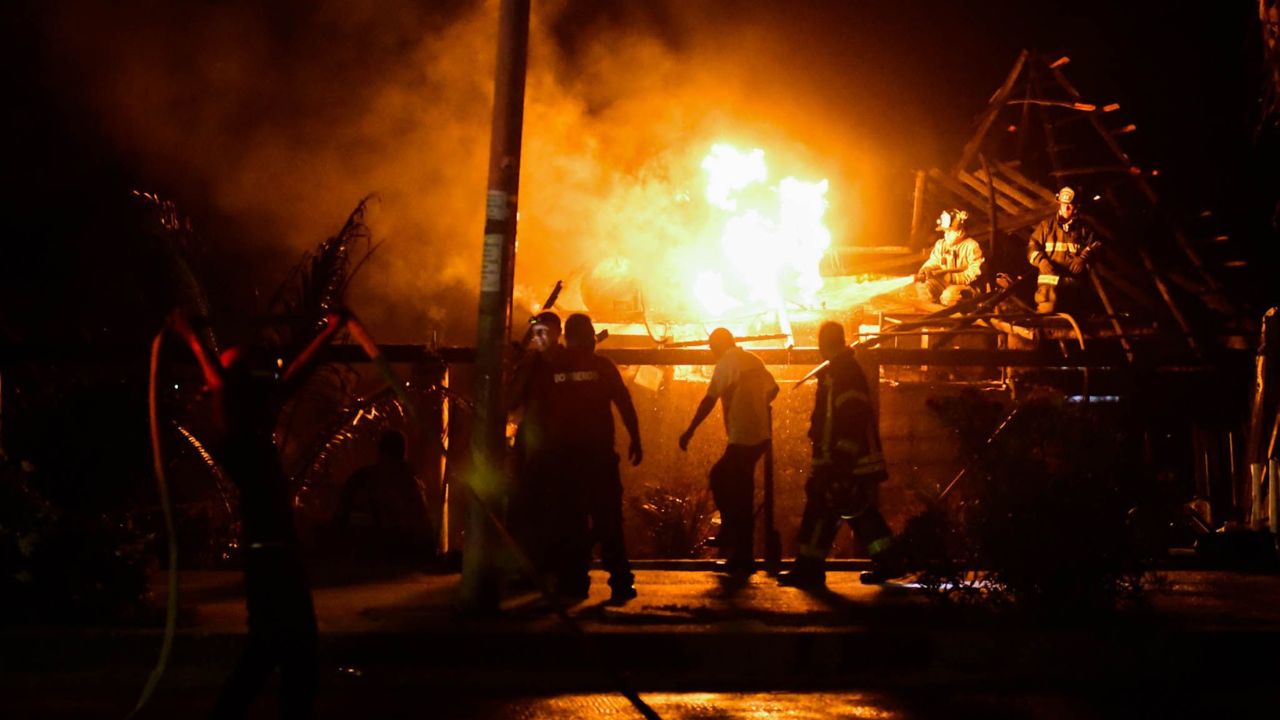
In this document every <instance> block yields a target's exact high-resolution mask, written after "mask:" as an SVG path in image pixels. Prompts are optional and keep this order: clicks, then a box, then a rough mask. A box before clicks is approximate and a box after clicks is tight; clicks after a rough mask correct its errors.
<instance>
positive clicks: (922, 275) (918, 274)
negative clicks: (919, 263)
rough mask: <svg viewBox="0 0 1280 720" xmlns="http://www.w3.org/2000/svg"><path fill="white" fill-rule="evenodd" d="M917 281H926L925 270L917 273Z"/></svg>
mask: <svg viewBox="0 0 1280 720" xmlns="http://www.w3.org/2000/svg"><path fill="white" fill-rule="evenodd" d="M916 282H924V271H923V270H921V271H920V272H918V273H916Z"/></svg>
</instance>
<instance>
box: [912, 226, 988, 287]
mask: <svg viewBox="0 0 1280 720" xmlns="http://www.w3.org/2000/svg"><path fill="white" fill-rule="evenodd" d="M968 220H969V213H967V212H965V211H964V210H958V209H954V208H953V209H950V210H944V211H943V212H942V215H940V216H938V227H937V229H938V230H940V231H942V237H941V238H939V239H938V242H936V243H934V245H933V251H932V252H930V253H929V259H928V260H925V261H924V264H923V265H921V266H920V269H919V270H918V271H916V283H917V284H916V288H917V292H918V293H919V294H920V298H921V299H922V300H930V301H932V302H936V303H942V304H943V305H954V304H955V303H957V302H960V301H961V300H964V299H967V298H970V297H973V295H974V290H973V287H972V285H973V283H974V282H975V281H977V279H978V276H980V275H981V274H982V263H983V258H982V246H981V245H979V244H978V241H977V240H974V239H973V238H971V237H969V236H968V233H967V232H966V230H965V224H966V223H967V222H968Z"/></svg>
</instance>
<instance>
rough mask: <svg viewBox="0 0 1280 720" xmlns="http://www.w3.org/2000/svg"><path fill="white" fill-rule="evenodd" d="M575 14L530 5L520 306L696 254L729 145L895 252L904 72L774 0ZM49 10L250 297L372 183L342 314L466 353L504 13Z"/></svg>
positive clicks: (89, 76)
mask: <svg viewBox="0 0 1280 720" xmlns="http://www.w3.org/2000/svg"><path fill="white" fill-rule="evenodd" d="M636 5H641V4H636ZM584 7H586V8H588V10H585V11H584ZM590 7H591V4H590V3H567V2H561V3H546V2H535V3H534V27H533V30H532V37H531V43H530V47H531V49H530V63H529V80H528V89H527V101H526V112H525V119H526V125H525V135H524V137H525V144H524V158H523V171H522V192H521V198H520V218H521V220H520V246H519V261H518V273H517V285H518V290H517V293H518V297H517V304H519V305H522V306H523V307H526V308H527V307H529V306H531V305H532V304H533V303H535V302H537V301H538V300H540V299H541V296H542V295H544V294H545V293H546V292H547V291H548V290H549V289H550V286H551V285H552V283H554V281H555V280H556V279H559V278H569V277H570V276H581V274H582V273H583V272H585V271H586V270H588V269H589V268H590V267H591V265H592V264H594V262H596V261H597V260H600V259H603V258H607V257H612V256H624V257H628V258H630V259H631V260H632V261H633V262H634V263H636V264H637V265H638V266H639V267H640V268H641V270H642V271H643V272H650V273H654V274H656V273H658V272H659V271H660V268H661V267H662V264H663V263H665V262H669V261H671V260H672V259H673V258H675V259H679V260H680V261H683V262H700V261H705V260H704V259H702V258H698V257H696V256H685V255H682V253H683V252H685V251H683V250H681V248H683V247H686V246H687V244H688V241H689V240H690V237H689V234H690V230H689V228H690V227H692V226H693V225H694V223H691V222H690V220H691V219H693V218H690V213H694V212H696V209H694V208H693V207H692V204H691V203H689V202H688V200H687V198H688V197H690V196H691V195H696V194H697V193H698V192H699V189H698V187H697V186H696V183H698V182H699V178H698V172H699V170H698V162H699V160H700V159H701V157H702V155H704V154H705V153H706V151H707V149H708V148H709V147H710V145H711V143H712V142H715V141H718V140H728V141H730V142H736V143H739V144H740V145H741V146H758V147H762V148H765V150H766V152H767V153H768V159H769V161H770V164H771V170H772V171H773V173H774V175H775V178H776V177H780V176H781V175H783V174H794V175H796V176H798V177H801V178H807V179H814V180H816V179H820V178H828V179H829V180H830V181H831V192H830V194H829V197H830V199H831V210H830V211H829V215H828V218H829V226H830V227H831V229H832V230H833V232H834V235H835V238H836V242H845V243H848V242H864V243H869V244H892V243H898V242H901V237H900V235H901V231H902V228H903V226H904V225H905V222H906V218H905V217H899V215H903V214H904V213H905V212H906V210H905V209H904V205H905V203H904V200H903V198H905V197H906V196H907V195H908V194H909V192H910V177H909V173H908V172H907V170H909V169H910V168H911V167H913V166H917V165H920V164H923V162H924V161H923V160H922V159H921V158H922V157H924V156H926V155H927V152H928V151H927V148H922V147H921V145H920V143H918V142H914V143H913V142H912V141H911V140H910V139H908V138H907V135H909V134H913V133H909V132H908V128H911V127H913V126H916V127H919V126H925V125H927V124H928V123H927V121H925V120H922V119H921V118H920V117H919V116H918V115H915V116H913V115H912V114H911V111H909V110H908V109H905V108H901V107H898V108H894V107H893V105H894V101H893V97H894V96H893V94H892V93H891V92H889V86H890V85H892V78H894V77H895V75H894V72H895V71H894V70H892V69H886V68H876V67H869V66H867V65H859V61H858V59H857V58H856V57H853V58H850V57H848V56H847V55H842V54H840V51H842V50H847V49H848V48H845V47H843V46H841V45H840V41H839V40H832V39H830V38H828V41H826V42H827V43H828V44H827V45H826V46H824V45H823V44H822V43H817V44H816V45H813V46H806V45H804V43H803V41H802V40H800V39H799V38H797V37H796V36H794V35H786V34H780V33H779V32H778V31H777V28H778V27H780V17H779V16H777V12H778V11H777V10H773V9H769V4H767V3H758V4H751V3H747V4H721V3H705V4H700V5H697V7H696V9H694V10H686V9H683V5H681V4H677V3H671V4H670V5H654V6H651V7H650V8H649V9H648V10H637V9H632V10H629V11H625V12H613V13H611V14H610V13H600V12H591V11H590V10H589V8H590ZM725 7H730V8H736V10H737V11H738V12H739V15H738V16H736V17H724V16H722V15H721V13H722V11H723V8H725ZM653 8H657V10H654V9H653ZM677 8H680V9H678V10H677ZM751 8H755V9H754V10H752V9H751ZM45 12H47V13H48V17H47V18H46V21H45V23H44V26H45V28H46V34H45V42H44V47H45V48H46V51H47V54H48V58H47V59H46V62H47V63H48V65H49V67H50V68H51V69H52V78H53V79H52V80H51V81H52V82H56V83H58V84H59V85H60V86H61V87H64V88H65V92H66V94H67V96H68V98H69V104H70V105H71V106H72V107H74V108H75V111H76V112H79V113H82V114H83V115H84V116H85V118H86V120H87V121H88V122H90V123H91V124H92V125H94V126H96V127H97V128H98V131H99V132H100V133H101V134H102V135H103V137H104V138H106V140H107V141H108V142H109V143H111V144H112V145H113V146H115V147H116V148H117V149H118V152H119V153H120V154H122V155H123V156H124V157H125V158H126V159H127V163H128V164H129V166H130V167H132V168H134V169H135V173H136V176H137V178H138V180H139V182H140V184H143V185H147V184H150V185H151V187H152V188H153V189H161V190H165V191H167V192H169V193H170V194H171V195H173V196H175V197H176V198H177V199H178V200H179V202H180V203H182V204H183V205H184V206H185V207H188V208H192V209H193V210H194V213H193V214H196V215H197V219H198V220H199V219H200V218H201V217H202V216H203V217H205V218H222V219H223V220H221V221H216V222H215V221H214V220H209V221H208V222H209V224H210V225H211V226H214V227H217V228H219V229H226V232H223V233H213V232H211V233H209V234H208V242H210V243H220V245H219V246H218V247H216V248H214V250H215V251H216V253H215V254H218V253H220V254H221V255H223V256H224V257H243V258H248V259H250V260H251V261H252V262H253V263H254V264H255V265H260V266H261V267H255V272H256V274H255V273H249V272H246V273H245V275H244V277H246V278H248V277H250V276H254V277H255V278H257V279H254V280H253V282H256V283H261V284H263V287H262V288H260V290H261V291H262V292H264V293H265V292H267V291H269V290H270V289H271V288H270V285H269V281H268V280H267V279H278V278H280V277H282V276H283V272H284V270H285V269H286V268H287V267H288V266H289V265H290V264H291V263H292V262H293V261H295V260H296V259H297V256H298V255H299V254H300V253H301V252H302V251H304V250H306V249H308V248H311V247H314V245H315V244H316V243H317V242H318V241H319V240H320V239H322V238H323V237H325V236H326V235H327V234H329V233H331V232H332V231H333V230H334V229H336V228H337V227H338V226H340V224H341V222H342V220H343V219H344V217H345V215H346V213H347V212H348V211H349V210H350V209H351V207H353V206H354V204H355V203H356V202H357V201H358V200H359V199H360V198H361V197H363V196H364V195H366V194H368V193H376V194H377V195H378V197H379V198H380V202H379V203H377V204H376V205H375V206H374V208H373V213H372V216H371V225H372V226H373V230H374V233H375V236H376V237H377V238H378V239H381V240H383V241H384V244H383V245H382V246H381V248H380V249H379V250H378V252H377V254H376V255H375V257H374V259H373V260H372V261H371V262H370V263H369V264H368V265H366V266H365V267H364V268H363V269H362V270H361V275H360V276H359V277H358V278H357V280H356V282H355V285H354V288H353V296H352V298H351V301H352V304H353V306H354V307H355V309H356V310H357V312H360V313H361V314H362V315H363V316H364V317H365V319H366V320H368V321H369V324H370V325H371V326H372V327H373V328H374V330H375V334H377V335H378V337H379V339H380V340H384V341H389V342H394V341H399V342H421V341H423V340H425V339H427V338H428V337H429V336H430V334H431V333H432V332H433V331H439V333H440V339H441V341H442V342H448V343H457V344H469V343H470V342H472V341H473V336H472V334H471V333H472V332H473V330H472V328H473V327H474V315H475V287H476V285H477V279H478V275H479V267H478V266H479V256H480V253H479V246H480V239H481V228H482V220H483V202H484V187H485V173H486V168H487V153H488V133H489V122H490V113H491V109H490V103H491V95H492V84H493V63H494V55H495V49H494V40H495V25H496V3H494V2H487V3H481V4H476V3H465V2H454V3H443V4H439V3H437V4H431V3H422V2H413V1H411V0H381V1H380V2H377V3H347V2H338V1H336V0H316V1H314V2H301V1H297V2H290V3H257V2H250V1H248V0H245V1H240V2H221V3H177V4H174V3H162V2H144V1H142V0H136V1H126V2H118V3H111V4H101V3H92V2H84V3H75V2H73V3H61V4H58V5H56V6H54V7H52V8H50V9H48V10H46V11H45ZM898 72H901V70H899V71H898ZM851 78H860V79H858V80H857V81H856V82H855V81H853V80H851ZM978 102H979V103H980V102H981V99H980V98H979V99H978ZM890 111H893V112H897V113H898V114H899V117H898V118H896V119H895V120H893V121H892V122H890V121H888V120H887V119H886V117H885V116H886V113H888V112H890ZM967 114H968V113H966V115H967ZM916 134H917V135H918V133H916ZM899 153H902V154H901V155H898V156H896V157H895V155H896V154H899ZM890 157H893V159H894V162H893V163H890V162H888V158H890ZM264 278H265V279H264ZM211 284H215V283H211Z"/></svg>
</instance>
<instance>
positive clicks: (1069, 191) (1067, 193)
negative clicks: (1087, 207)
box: [1058, 185, 1076, 205]
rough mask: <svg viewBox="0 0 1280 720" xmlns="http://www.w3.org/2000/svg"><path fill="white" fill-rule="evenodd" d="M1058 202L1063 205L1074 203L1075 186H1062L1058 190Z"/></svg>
mask: <svg viewBox="0 0 1280 720" xmlns="http://www.w3.org/2000/svg"><path fill="white" fill-rule="evenodd" d="M1058 202H1060V203H1062V204H1063V205H1075V204H1076V190H1075V188H1073V187H1071V186H1069V185H1068V186H1064V187H1063V188H1062V189H1061V190H1059V191H1058Z"/></svg>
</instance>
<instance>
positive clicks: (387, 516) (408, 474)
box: [335, 430, 434, 561]
mask: <svg viewBox="0 0 1280 720" xmlns="http://www.w3.org/2000/svg"><path fill="white" fill-rule="evenodd" d="M335 521H336V524H337V525H338V526H339V527H340V528H344V529H347V530H350V531H351V532H352V534H353V535H354V538H353V539H355V540H356V541H357V542H358V544H361V545H364V546H366V549H372V550H373V551H374V552H376V553H378V555H379V557H380V559H387V560H393V561H396V560H403V561H421V560H424V559H426V558H427V557H429V556H430V555H431V554H433V552H434V538H433V537H432V531H431V526H430V524H429V523H428V522H427V506H426V502H425V500H424V499H423V496H422V487H421V485H420V484H419V482H418V477H417V474H416V473H415V472H414V469H413V465H411V464H410V463H409V462H408V461H407V460H405V439H404V435H403V434H402V433H400V432H399V431H398V430H387V431H386V432H384V433H382V437H381V438H380V439H379V440H378V459H377V461H376V462H374V463H373V464H372V465H366V466H364V467H362V468H360V469H359V470H357V471H355V472H354V473H352V475H351V478H350V479H348V480H347V483H346V485H344V486H343V488H342V497H341V500H340V502H339V505H338V512H337V515H336V517H335Z"/></svg>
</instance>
